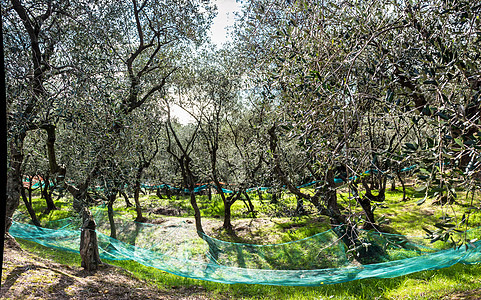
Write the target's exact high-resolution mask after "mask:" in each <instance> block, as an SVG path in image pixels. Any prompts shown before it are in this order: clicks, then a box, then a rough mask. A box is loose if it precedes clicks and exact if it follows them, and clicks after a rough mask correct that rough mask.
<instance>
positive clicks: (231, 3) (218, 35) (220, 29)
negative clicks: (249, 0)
mask: <svg viewBox="0 0 481 300" xmlns="http://www.w3.org/2000/svg"><path fill="white" fill-rule="evenodd" d="M214 3H215V4H216V5H217V16H216V17H215V19H214V22H213V24H212V28H211V39H212V42H213V43H214V44H216V45H217V46H218V47H220V46H222V44H223V43H225V42H226V41H227V40H228V38H227V29H226V27H227V26H232V25H234V21H235V15H234V12H236V11H239V10H240V4H239V3H237V2H236V0H214Z"/></svg>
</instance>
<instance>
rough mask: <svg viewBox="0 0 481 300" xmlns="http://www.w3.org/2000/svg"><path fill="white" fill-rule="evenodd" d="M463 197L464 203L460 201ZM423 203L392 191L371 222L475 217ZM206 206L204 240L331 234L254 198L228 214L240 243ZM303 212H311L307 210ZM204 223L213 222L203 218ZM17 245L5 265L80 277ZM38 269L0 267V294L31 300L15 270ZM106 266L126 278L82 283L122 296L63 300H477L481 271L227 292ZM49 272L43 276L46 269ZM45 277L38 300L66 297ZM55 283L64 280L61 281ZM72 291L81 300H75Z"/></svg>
mask: <svg viewBox="0 0 481 300" xmlns="http://www.w3.org/2000/svg"><path fill="white" fill-rule="evenodd" d="M460 194H461V195H462V193H460ZM423 197H424V194H421V193H417V192H416V191H415V190H414V189H412V188H410V189H409V190H408V200H407V201H404V202H403V201H401V199H402V193H400V192H399V191H393V192H390V191H389V192H388V194H387V199H386V201H385V202H383V203H380V204H379V205H377V207H376V210H375V214H376V217H377V218H379V219H380V218H383V219H384V220H385V223H384V225H383V229H384V230H386V231H389V232H396V233H402V234H406V235H423V234H424V230H423V229H422V227H428V228H432V227H433V224H435V223H436V222H438V221H439V220H440V218H446V216H449V217H455V216H456V217H458V220H460V219H461V216H462V214H463V213H465V212H469V211H472V210H469V207H470V205H469V204H470V203H469V201H468V200H466V199H463V198H462V196H461V197H460V198H459V199H458V203H455V204H453V205H451V206H449V205H446V206H434V205H432V202H433V199H428V201H426V202H425V203H424V204H422V205H417V204H416V203H417V202H418V201H419V200H420V199H422V198H423ZM206 198H207V197H206V196H204V197H201V198H199V203H200V206H201V209H202V211H203V214H204V216H205V217H204V219H203V221H204V224H205V226H206V227H207V228H206V229H207V232H208V233H209V234H210V235H212V236H216V237H218V238H222V239H229V240H234V241H240V242H250V243H266V242H267V243H275V242H285V241H291V240H296V239H300V238H304V237H307V236H311V235H313V234H316V233H319V232H323V231H325V230H326V229H328V228H329V226H328V225H327V222H326V221H327V220H325V219H324V218H322V217H317V216H307V217H294V216H292V215H289V214H291V213H292V211H293V208H294V206H295V201H294V199H293V198H291V197H289V196H288V195H284V196H283V198H282V199H281V204H280V205H278V206H274V205H271V204H268V201H269V200H267V199H264V200H263V203H264V204H262V202H261V201H260V200H259V199H258V198H257V196H252V197H251V198H252V201H253V203H254V205H255V206H256V210H257V218H256V219H252V218H246V217H248V215H247V213H246V212H247V209H246V207H245V205H244V204H243V202H242V201H238V202H237V203H236V204H235V205H234V207H233V215H234V226H235V228H236V232H237V236H236V237H231V236H228V235H226V233H225V232H224V231H223V230H222V229H221V228H220V227H221V219H222V215H223V210H222V204H221V202H220V199H217V198H214V201H212V202H209V201H207V199H206ZM339 200H340V203H341V204H342V205H343V206H344V207H345V208H346V209H349V208H351V207H352V212H353V213H354V214H356V213H358V212H359V210H358V208H355V207H354V205H353V203H350V202H349V201H350V200H349V198H348V195H346V194H342V193H340V195H339ZM142 203H143V205H144V207H145V215H146V216H147V217H148V218H149V219H150V220H154V219H160V218H190V214H191V213H192V212H191V210H190V206H189V205H188V200H187V199H183V198H180V199H175V198H174V199H173V200H170V201H169V200H166V199H163V200H159V199H158V198H157V197H155V196H153V195H147V196H144V197H143V199H142ZM477 203H478V204H479V200H477ZM58 206H59V208H61V209H60V210H59V211H54V212H51V213H50V214H44V215H40V220H41V222H43V223H45V222H47V221H50V220H55V219H58V218H61V217H66V216H70V215H72V213H71V212H70V211H69V209H68V207H69V204H68V200H63V202H59V204H58ZM124 206H125V205H124V202H123V200H122V199H119V200H118V201H117V211H118V212H120V213H123V214H125V215H126V216H129V217H133V216H134V211H133V209H131V208H128V209H127V208H124ZM34 207H35V209H36V210H37V211H39V212H40V211H42V209H43V201H42V200H38V199H36V200H35V201H34ZM158 207H165V208H177V209H179V208H180V210H179V211H180V216H178V217H172V216H165V215H157V214H155V213H153V210H154V209H155V208H158ZM307 208H308V209H309V210H312V208H311V207H307ZM149 212H150V213H149ZM454 212H456V215H454ZM206 216H216V217H213V218H212V217H211V218H207V217H206ZM469 220H470V224H471V226H473V227H475V226H481V216H480V214H479V212H478V213H471V214H470V217H469ZM19 242H20V245H21V247H22V248H23V249H25V251H22V252H15V253H14V251H15V250H9V248H8V249H7V251H6V254H7V257H8V253H9V252H10V253H11V254H12V255H13V256H15V257H18V256H19V255H20V254H19V253H27V254H28V255H32V256H34V257H41V258H44V259H46V260H47V261H48V262H50V263H51V264H53V265H52V268H54V269H55V270H60V272H63V273H66V274H69V272H70V273H71V271H72V270H71V269H72V268H73V269H74V270H75V272H77V273H75V274H76V275H75V274H74V275H72V276H77V277H79V276H80V275H78V274H81V269H80V267H79V266H80V260H79V257H78V255H77V254H74V253H69V252H62V251H57V250H53V249H48V248H45V247H43V246H40V245H38V244H35V243H32V242H28V241H19ZM27 261H28V260H27ZM35 262H36V259H30V260H29V261H28V262H25V261H24V262H23V265H22V262H19V261H15V259H10V262H9V263H7V265H5V264H4V274H3V275H2V291H1V296H2V297H3V298H5V299H8V298H9V297H10V298H12V299H22V298H23V299H27V298H28V297H27V296H25V297H23V296H22V295H23V294H21V293H20V292H18V290H19V287H18V285H19V284H20V283H22V284H23V285H25V284H26V283H25V281H22V280H27V281H28V279H25V278H23V277H21V276H23V275H24V272H19V270H24V269H25V267H26V266H27V268H28V266H29V265H30V266H31V265H33V264H34V263H35ZM107 263H108V264H112V265H115V266H118V267H121V268H122V270H127V273H125V274H124V273H121V271H119V269H118V268H106V269H103V270H100V271H99V272H98V273H97V274H96V275H95V274H94V275H91V276H97V277H89V276H87V274H83V275H81V276H84V277H85V278H91V279H92V278H93V279H95V278H97V279H99V278H103V279H105V278H108V277H109V276H110V275H112V278H117V281H118V278H119V276H120V277H122V276H123V277H122V278H124V279H123V280H124V281H125V290H123V289H122V285H119V284H116V285H115V287H116V289H115V291H111V293H110V294H109V292H107V293H104V294H102V297H104V298H100V296H98V295H97V294H96V293H98V292H99V291H100V292H101V291H105V290H107V291H110V290H109V288H108V285H109V282H110V283H112V282H111V281H108V280H106V281H102V280H100V279H99V280H100V281H99V280H97V281H99V282H101V284H100V285H97V286H95V287H93V288H90V289H89V288H88V287H86V286H85V285H84V286H82V287H81V288H80V287H79V288H77V290H75V289H74V290H73V292H72V289H70V290H69V291H70V296H69V293H64V294H65V295H67V296H69V297H70V298H79V299H81V298H85V295H84V296H82V294H81V292H82V291H83V292H85V291H89V290H95V293H93V294H90V295H89V298H91V296H93V295H96V296H98V297H99V298H98V299H114V298H115V299H121V298H122V297H120V296H119V295H122V293H127V292H128V290H129V289H128V288H129V287H131V288H130V290H132V287H133V286H135V289H137V288H139V286H141V287H142V288H143V289H145V291H144V292H145V295H147V294H148V295H150V297H149V298H158V299H183V298H190V299H240V298H242V299H481V264H475V265H462V264H456V265H454V266H452V267H449V268H445V269H441V270H437V271H423V272H417V273H413V274H409V275H405V276H400V277H396V278H391V279H364V280H357V281H351V282H346V283H340V284H335V285H328V286H320V287H314V288H312V287H279V286H262V285H246V284H233V285H227V284H220V283H214V282H206V281H199V280H193V279H186V278H182V277H178V276H175V275H171V274H168V273H165V272H163V271H160V270H157V269H154V268H150V267H145V266H142V265H140V264H138V263H136V262H131V261H118V262H114V261H107ZM44 265H45V262H44ZM46 265H47V269H48V264H46ZM63 267H65V268H67V269H66V270H62V269H61V268H63ZM22 268H24V269H22ZM69 268H70V269H69ZM36 270H37V271H39V270H46V268H38V267H37V268H36ZM119 272H120V273H119ZM54 273H55V272H54ZM55 274H57V275H58V274H61V273H58V272H57V273H55ZM15 276H16V277H15ZM44 277H45V280H46V281H48V282H44V283H43V285H42V286H45V289H46V290H44V291H41V292H39V294H40V295H42V293H43V295H48V293H49V290H48V288H50V289H53V287H52V286H51V285H57V286H58V287H61V288H63V289H64V290H67V288H68V285H62V284H59V280H61V279H58V278H57V279H55V280H54V279H52V274H51V273H49V274H44ZM59 277H62V276H60V275H59ZM63 277H65V276H63ZM84 277H82V278H84ZM48 278H50V279H48ZM68 278H70V277H68V276H67V277H65V278H64V279H65V280H67V279H68ZM34 280H36V281H42V280H43V279H42V277H41V276H40V277H39V275H38V274H37V276H36V277H35V276H34ZM12 281H13V283H12ZM94 281H95V280H94ZM49 282H53V283H49ZM75 282H77V281H75ZM81 282H82V281H78V282H77V283H76V284H79V285H81V284H80V283H81ZM90 282H91V281H90ZM136 282H137V283H138V282H140V283H141V284H140V285H136ZM49 285H50V287H49ZM102 285H105V286H102ZM5 286H7V287H9V289H8V290H5V288H4V287H5ZM27 286H28V284H27ZM87 286H88V285H87ZM12 291H17V293H16V294H15V293H13V295H14V296H13V297H12V296H11V295H12ZM76 291H77V292H78V294H76ZM9 293H10V294H9ZM40 298H41V296H40ZM45 298H48V297H45ZM57 298H58V297H57ZM67 298H68V297H67ZM67 298H65V299H67ZM94 298H95V297H94ZM132 298H133V296H132ZM58 299H62V298H58Z"/></svg>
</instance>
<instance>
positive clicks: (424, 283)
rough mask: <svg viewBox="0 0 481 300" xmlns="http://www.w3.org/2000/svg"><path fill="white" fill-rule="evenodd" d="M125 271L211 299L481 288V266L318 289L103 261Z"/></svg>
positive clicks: (427, 294)
mask: <svg viewBox="0 0 481 300" xmlns="http://www.w3.org/2000/svg"><path fill="white" fill-rule="evenodd" d="M19 243H20V244H21V246H22V248H25V249H28V251H30V252H33V253H35V254H37V255H38V256H41V257H44V258H47V259H51V260H53V261H55V262H57V263H60V264H65V265H74V266H79V265H80V258H79V256H78V254H75V253H71V252H64V251H59V250H55V249H50V248H47V247H44V246H41V245H39V244H36V243H33V242H29V241H25V240H19ZM105 262H107V263H109V264H113V265H116V266H119V267H122V268H124V269H126V270H128V271H129V272H130V273H131V274H132V275H133V276H134V277H135V278H138V279H140V280H146V281H148V282H151V283H153V284H155V285H157V286H158V287H160V288H162V289H171V288H175V287H179V286H186V287H188V286H202V287H203V288H204V289H205V290H206V292H207V293H208V295H209V298H211V299H226V298H233V299H441V298H442V297H443V296H446V295H449V294H453V293H455V292H462V291H469V290H475V289H479V288H481V279H480V278H481V264H475V265H462V264H456V265H454V266H452V267H449V268H444V269H441V270H437V271H423V272H417V273H413V274H409V275H405V276H400V277H396V278H388V279H363V280H358V281H351V282H346V283H339V284H334V285H326V286H320V287H283V286H264V285H247V284H221V283H216V282H208V281H201V280H195V279H189V278H184V277H179V276H175V275H172V274H169V273H166V272H163V271H160V270H158V269H155V268H151V267H146V266H143V265H141V264H139V263H136V262H133V261H105Z"/></svg>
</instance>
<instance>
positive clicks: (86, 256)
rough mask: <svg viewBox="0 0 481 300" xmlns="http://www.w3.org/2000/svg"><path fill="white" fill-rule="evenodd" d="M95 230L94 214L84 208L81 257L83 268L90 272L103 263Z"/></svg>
mask: <svg viewBox="0 0 481 300" xmlns="http://www.w3.org/2000/svg"><path fill="white" fill-rule="evenodd" d="M95 228H96V224H95V221H94V220H93V218H92V214H91V213H90V211H89V210H88V209H87V208H86V207H84V208H83V225H82V232H81V234H80V257H81V259H82V264H81V266H82V267H83V268H84V269H85V270H87V271H89V272H91V271H95V270H97V269H98V267H99V265H100V264H101V263H102V262H101V261H100V255H99V246H98V242H97V233H96V232H95Z"/></svg>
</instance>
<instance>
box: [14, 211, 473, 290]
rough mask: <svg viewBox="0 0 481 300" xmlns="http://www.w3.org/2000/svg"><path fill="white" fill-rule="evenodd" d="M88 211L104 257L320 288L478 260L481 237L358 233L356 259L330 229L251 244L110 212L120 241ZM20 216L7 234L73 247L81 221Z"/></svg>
mask: <svg viewBox="0 0 481 300" xmlns="http://www.w3.org/2000/svg"><path fill="white" fill-rule="evenodd" d="M93 212H94V216H95V219H96V223H97V226H98V227H97V236H98V243H99V248H100V249H99V251H100V257H101V258H102V259H107V260H132V261H137V262H139V263H141V264H143V265H146V266H151V267H154V268H157V269H160V270H163V271H166V272H169V273H172V274H175V275H179V276H183V277H188V278H195V279H201V280H210V281H216V282H222V283H248V284H267V285H286V286H287V285H289V286H319V285H323V284H333V283H340V282H346V281H351V280H358V279H363V278H390V277H396V276H401V275H405V274H409V273H413V272H417V271H423V270H435V269H440V268H445V267H449V266H452V265H454V264H456V263H465V264H472V263H479V262H481V241H478V242H475V243H473V244H472V245H470V246H469V247H468V248H467V249H466V248H465V247H464V246H463V247H461V248H459V249H458V248H452V247H451V248H449V247H448V245H447V244H443V242H440V241H438V242H436V243H434V244H429V243H426V240H425V239H423V238H422V237H409V238H407V237H405V236H402V235H393V234H381V233H377V232H365V231H362V232H360V233H359V235H360V236H359V240H360V241H362V244H361V245H360V246H359V247H366V249H367V248H369V249H370V252H369V258H370V260H371V261H370V262H367V263H366V262H365V261H364V262H363V264H360V263H359V262H358V260H355V259H353V258H354V255H353V252H351V251H349V250H348V249H347V247H346V246H345V244H344V243H343V242H342V239H340V238H339V235H338V234H335V232H334V231H333V230H328V231H326V232H323V233H319V234H316V235H314V236H312V237H309V238H305V239H302V240H298V241H294V242H289V243H283V244H274V245H252V244H240V243H231V242H225V241H221V240H217V239H214V238H212V237H209V236H206V235H198V234H197V232H196V230H195V226H194V224H193V222H189V221H182V220H180V219H168V220H166V221H164V222H163V223H161V224H147V223H137V222H133V221H131V220H128V219H125V218H123V217H122V216H120V215H116V216H115V227H116V232H117V239H113V238H110V237H109V236H108V235H109V234H110V225H109V222H108V218H107V210H106V209H104V208H96V209H94V210H93ZM22 218H23V220H22ZM25 221H26V217H25V216H23V217H22V215H17V216H16V222H14V223H13V225H12V227H11V228H10V234H11V235H13V236H14V237H16V238H21V239H26V240H30V241H34V242H37V243H39V244H42V245H44V246H47V247H52V248H57V249H61V250H68V251H72V252H77V253H78V248H79V245H80V229H79V228H80V223H81V222H80V220H77V219H75V218H68V219H63V220H59V221H56V222H51V223H50V224H49V225H48V227H49V228H38V227H36V226H33V225H28V224H25ZM22 222H23V223H22ZM480 236H481V228H477V229H473V230H470V231H469V232H468V239H475V238H479V237H480Z"/></svg>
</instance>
